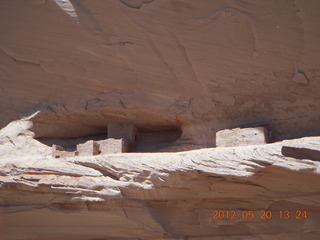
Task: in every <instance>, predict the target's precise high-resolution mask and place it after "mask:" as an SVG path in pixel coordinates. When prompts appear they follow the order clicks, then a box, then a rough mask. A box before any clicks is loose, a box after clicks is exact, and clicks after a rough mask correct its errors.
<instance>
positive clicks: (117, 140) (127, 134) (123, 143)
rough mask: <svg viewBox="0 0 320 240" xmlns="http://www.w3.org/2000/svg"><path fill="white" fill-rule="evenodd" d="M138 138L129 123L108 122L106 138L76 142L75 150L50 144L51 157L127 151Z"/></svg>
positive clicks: (135, 129) (136, 132) (136, 130)
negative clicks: (66, 149)
mask: <svg viewBox="0 0 320 240" xmlns="http://www.w3.org/2000/svg"><path fill="white" fill-rule="evenodd" d="M137 140H138V129H137V128H136V127H135V126H133V125H129V124H109V125H108V139H105V140H100V141H94V140H89V141H87V142H85V143H82V144H78V145H77V150H76V151H73V152H70V151H65V150H64V148H63V147H62V146H59V145H52V157H53V158H66V157H74V156H93V155H99V154H112V153H125V152H129V151H130V150H131V149H132V147H133V146H134V145H135V143H136V141H137Z"/></svg>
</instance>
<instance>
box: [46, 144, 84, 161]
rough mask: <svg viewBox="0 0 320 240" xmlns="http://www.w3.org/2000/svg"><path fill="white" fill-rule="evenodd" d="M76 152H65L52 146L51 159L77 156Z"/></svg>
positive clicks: (59, 147)
mask: <svg viewBox="0 0 320 240" xmlns="http://www.w3.org/2000/svg"><path fill="white" fill-rule="evenodd" d="M77 154H78V153H77V152H69V151H65V150H64V148H63V147H62V146H59V145H56V144H53V145H52V158H68V157H74V156H77Z"/></svg>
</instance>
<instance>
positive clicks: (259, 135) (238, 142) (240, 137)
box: [216, 127, 268, 147]
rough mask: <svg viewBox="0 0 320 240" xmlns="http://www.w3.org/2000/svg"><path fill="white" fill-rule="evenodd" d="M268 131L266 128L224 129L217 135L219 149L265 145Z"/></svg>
mask: <svg viewBox="0 0 320 240" xmlns="http://www.w3.org/2000/svg"><path fill="white" fill-rule="evenodd" d="M267 141H268V130H267V129H266V128H264V127H253V128H234V129H224V130H221V131H218V132H217V133H216V146H217V147H237V146H246V145H259V144H265V143H267Z"/></svg>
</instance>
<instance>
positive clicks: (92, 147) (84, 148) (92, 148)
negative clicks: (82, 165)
mask: <svg viewBox="0 0 320 240" xmlns="http://www.w3.org/2000/svg"><path fill="white" fill-rule="evenodd" d="M77 152H78V155H79V156H93V155H98V154H99V153H100V151H99V144H98V143H97V142H96V141H93V140H90V141H87V142H85V143H82V144H78V145H77Z"/></svg>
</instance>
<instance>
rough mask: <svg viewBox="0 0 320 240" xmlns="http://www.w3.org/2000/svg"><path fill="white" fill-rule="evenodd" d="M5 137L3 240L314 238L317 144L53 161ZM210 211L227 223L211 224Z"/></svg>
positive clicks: (319, 217)
mask: <svg viewBox="0 0 320 240" xmlns="http://www.w3.org/2000/svg"><path fill="white" fill-rule="evenodd" d="M28 121H29V120H23V121H22V122H23V123H24V124H26V123H27V122H28ZM18 123H19V121H17V122H15V123H12V124H18ZM20 124H21V123H19V124H18V125H20ZM10 127H11V126H10V125H9V126H8V127H7V128H8V129H11V128H10ZM27 127H30V126H29V125H27ZM7 128H6V129H3V130H2V132H0V133H1V134H2V135H3V134H5V133H8V131H9V130H8V129H7ZM11 130H12V129H11ZM20 130H21V129H20ZM22 132H26V130H24V131H22ZM18 135H19V134H18ZM9 136H11V138H10V140H11V142H10V140H8V141H9V142H10V143H11V145H12V147H11V148H3V149H2V150H1V151H2V152H3V153H4V152H6V151H7V152H9V153H11V155H10V154H9V153H8V154H4V155H2V156H1V158H0V210H1V214H0V217H1V218H0V219H1V220H2V222H1V223H0V227H1V228H0V232H1V236H2V237H3V238H4V239H6V240H11V239H12V240H13V239H15V240H16V239H21V240H22V239H43V240H49V239H50V240H51V239H55V240H57V239H69V240H70V239H77V240H79V239H83V240H91V239H128V240H129V239H130V240H131V239H146V240H147V239H199V240H207V239H262V240H269V239H310V240H311V239H313V240H314V239H317V238H319V237H320V232H319V229H320V185H319V181H320V158H319V155H317V154H318V153H319V151H320V137H306V138H301V139H294V140H286V141H282V142H277V143H272V144H262V145H252V146H240V147H218V148H208V149H201V150H193V151H186V152H177V153H122V154H109V155H96V156H74V157H66V158H60V159H55V158H51V156H47V157H45V155H43V156H42V157H41V154H40V155H37V154H36V153H37V152H33V151H31V153H29V154H28V151H29V150H30V149H31V150H32V149H37V150H38V152H40V151H41V150H42V151H44V152H46V151H48V150H49V149H50V147H48V146H46V145H45V144H42V143H40V142H38V141H37V140H35V139H33V138H32V137H30V134H29V135H23V134H21V136H16V137H14V133H13V134H11V135H9ZM4 139H5V138H4ZM19 139H20V140H19ZM21 139H28V140H29V141H21ZM5 144H7V143H5ZM8 144H9V143H8ZM37 144H38V145H37ZM21 145H22V146H24V148H21ZM27 146H28V147H27ZM39 146H41V147H39ZM297 146H299V147H297ZM20 148H21V149H20ZM15 149H17V150H18V149H20V152H19V151H18V152H17V153H15V151H14V150H15ZM21 151H22V152H21ZM21 155H23V156H24V157H21ZM214 211H224V213H225V214H226V211H229V212H230V213H231V212H232V213H234V215H235V217H234V219H229V218H228V219H226V218H223V217H222V219H212V218H213V217H214V216H215V215H214ZM247 211H252V212H250V215H248V213H247ZM266 211H269V212H271V214H272V216H271V217H270V219H263V212H266ZM251 214H253V215H252V216H254V217H252V219H251V217H250V218H248V216H251ZM288 214H289V215H288ZM280 216H281V217H280Z"/></svg>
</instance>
